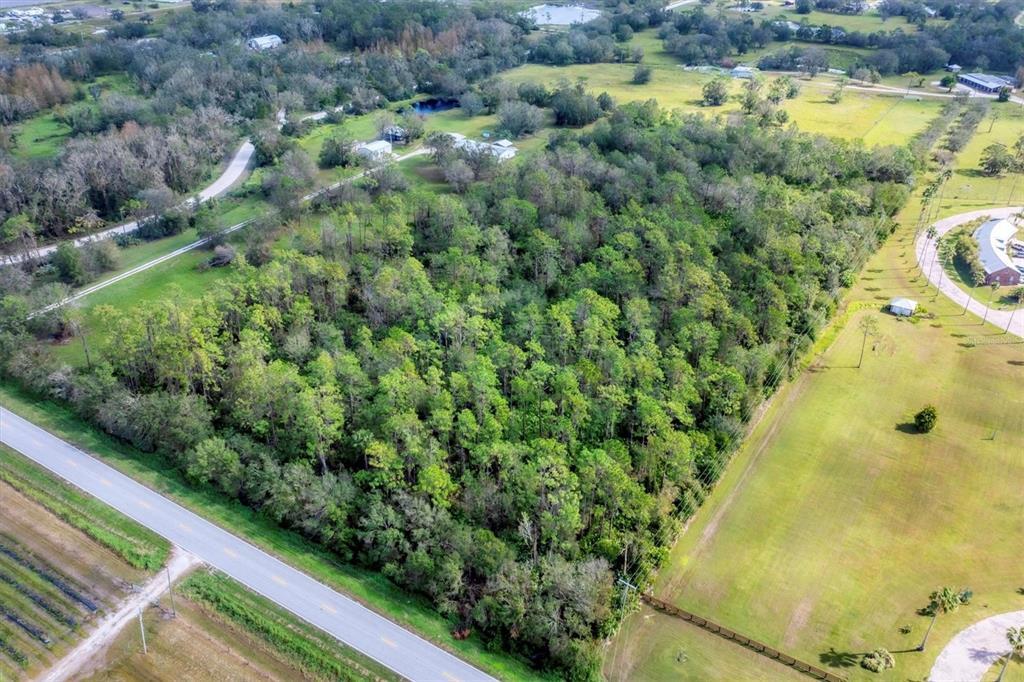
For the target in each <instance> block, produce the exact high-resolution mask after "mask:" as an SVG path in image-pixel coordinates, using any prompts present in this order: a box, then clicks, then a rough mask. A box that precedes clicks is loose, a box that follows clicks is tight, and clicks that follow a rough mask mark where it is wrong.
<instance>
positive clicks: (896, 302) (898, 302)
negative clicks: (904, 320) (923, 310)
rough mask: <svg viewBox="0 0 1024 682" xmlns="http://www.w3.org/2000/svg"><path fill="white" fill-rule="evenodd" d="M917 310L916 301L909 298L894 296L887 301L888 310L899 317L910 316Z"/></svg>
mask: <svg viewBox="0 0 1024 682" xmlns="http://www.w3.org/2000/svg"><path fill="white" fill-rule="evenodd" d="M916 310H917V301H912V300H910V299H909V298H894V299H892V300H891V301H889V312H890V313H892V314H893V315H898V316H900V317H910V316H912V315H913V314H914V312H915V311H916Z"/></svg>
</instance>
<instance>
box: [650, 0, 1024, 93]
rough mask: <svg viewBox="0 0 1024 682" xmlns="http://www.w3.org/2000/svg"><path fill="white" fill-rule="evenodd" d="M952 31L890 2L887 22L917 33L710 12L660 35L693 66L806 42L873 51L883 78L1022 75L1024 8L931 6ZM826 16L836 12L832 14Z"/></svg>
mask: <svg viewBox="0 0 1024 682" xmlns="http://www.w3.org/2000/svg"><path fill="white" fill-rule="evenodd" d="M928 4H929V7H930V8H931V9H933V11H935V12H936V13H937V14H938V15H939V16H941V17H943V18H946V19H948V20H949V21H948V23H944V24H936V23H925V22H924V21H923V18H924V17H925V10H924V7H925V5H924V4H922V3H909V2H907V3H903V2H899V3H898V2H895V0H888V2H887V3H883V6H884V12H883V13H884V14H885V15H886V16H893V15H896V14H902V15H904V16H906V17H907V21H908V22H909V21H914V22H915V24H914V25H913V26H898V27H893V28H892V29H886V30H879V31H875V32H871V33H864V32H861V31H848V30H845V29H841V28H839V27H838V24H841V23H842V21H841V20H840V19H839V18H838V17H837V22H836V24H837V25H830V24H828V23H825V24H810V23H808V22H807V21H806V20H804V21H802V22H800V23H799V26H798V27H797V28H796V29H794V28H792V27H790V26H789V25H788V24H787V22H786V21H779V20H770V19H763V20H756V19H754V18H751V17H749V16H746V17H744V18H730V17H727V16H721V15H713V14H711V13H709V12H706V11H705V10H704V9H703V8H698V9H696V10H693V11H689V12H681V13H679V14H677V15H676V16H675V17H674V18H673V19H672V21H666V22H665V23H664V24H663V25H662V26H661V28H660V29H659V30H660V35H661V37H662V39H663V40H664V41H665V49H666V51H668V52H669V53H671V54H674V55H676V56H677V57H679V58H680V59H681V60H683V61H684V62H686V63H689V64H700V63H716V62H719V61H721V60H723V59H725V58H728V57H730V56H731V55H734V54H737V53H738V54H740V55H743V54H745V53H747V52H748V51H750V50H753V49H757V48H761V47H764V46H765V45H767V44H768V43H770V42H771V41H789V40H794V39H795V40H799V41H803V42H807V43H821V44H827V45H846V46H849V47H857V48H863V47H869V48H874V49H873V51H872V52H871V54H869V55H867V56H865V57H864V58H863V65H864V66H868V67H871V68H874V69H876V70H877V71H878V72H879V73H881V74H882V75H888V74H892V73H907V72H910V71H916V72H919V73H927V72H930V71H934V70H936V69H940V68H942V67H943V66H945V65H946V64H947V63H949V62H954V63H957V64H960V65H962V66H964V67H965V68H971V69H977V70H981V71H986V70H995V71H1002V72H1006V73H1011V74H1012V73H1015V72H1016V70H1017V67H1018V66H1020V65H1021V64H1022V63H1024V31H1022V30H1020V28H1019V27H1018V26H1017V25H1016V24H1015V23H1014V20H1015V18H1016V17H1017V15H1019V14H1020V13H1021V12H1022V11H1024V2H1022V1H1021V0H999V2H995V3H989V2H983V1H982V0H972V1H971V2H941V3H935V2H932V3H928ZM824 11H829V10H828V9H825V10H824ZM764 66H765V68H794V66H793V65H792V64H783V63H778V62H777V60H776V61H774V62H772V61H770V62H766V63H765V65H764Z"/></svg>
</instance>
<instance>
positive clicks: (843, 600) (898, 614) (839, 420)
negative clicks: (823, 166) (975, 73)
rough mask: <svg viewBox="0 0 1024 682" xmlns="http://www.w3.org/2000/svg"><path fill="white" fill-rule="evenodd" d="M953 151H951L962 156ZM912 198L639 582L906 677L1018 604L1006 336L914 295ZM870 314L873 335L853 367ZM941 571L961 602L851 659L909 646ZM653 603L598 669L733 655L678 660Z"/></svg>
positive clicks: (821, 658)
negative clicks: (659, 563) (805, 358)
mask: <svg viewBox="0 0 1024 682" xmlns="http://www.w3.org/2000/svg"><path fill="white" fill-rule="evenodd" d="M985 128H987V125H985V124H983V130H984V129H985ZM998 130H999V129H998V123H997V127H996V131H997V132H998ZM973 146H975V143H973V142H972V147H973ZM971 161H972V159H971V155H970V154H963V155H962V157H961V162H962V165H966V166H969V165H970V164H971ZM1004 182H1005V180H1004ZM957 201H959V199H958V198H954V197H953V196H950V197H949V199H948V200H947V202H946V203H945V205H944V206H943V207H942V211H941V212H942V214H943V215H947V214H952V213H959V212H961V211H963V210H968V209H969V208H976V206H972V205H968V206H963V205H957V203H956V202H957ZM919 210H920V204H919V203H918V201H917V199H914V200H912V201H911V202H910V204H909V205H908V207H907V208H906V209H905V210H904V211H903V213H902V214H901V216H900V222H901V227H900V228H899V229H898V231H897V232H896V234H894V235H893V236H892V237H891V238H890V240H889V241H888V242H887V243H886V244H885V245H884V246H883V247H882V248H881V249H880V250H879V252H878V253H877V254H875V256H874V257H873V258H872V259H871V261H870V262H869V264H868V266H867V268H866V269H865V271H864V272H863V273H862V276H861V278H860V280H859V282H858V283H857V284H856V285H855V286H854V287H853V289H852V290H851V291H850V292H849V294H848V296H847V298H846V305H847V306H848V307H847V309H846V310H847V312H846V313H841V314H840V315H838V316H837V318H836V319H835V320H834V321H833V323H832V324H831V326H830V328H829V329H827V330H826V331H825V332H824V334H823V335H822V338H823V341H822V342H821V343H820V344H819V345H818V347H817V349H818V351H819V352H818V354H817V355H815V356H814V357H813V358H812V359H811V360H810V363H809V364H810V366H809V368H808V369H807V370H806V371H805V372H803V373H801V374H800V375H799V376H798V377H797V378H796V379H795V380H794V381H793V382H792V383H790V384H788V385H786V386H785V387H783V388H782V389H781V390H780V392H779V393H778V394H777V395H776V396H775V397H774V399H773V400H772V402H771V404H770V406H769V407H768V408H767V410H766V411H765V413H764V415H763V417H762V418H761V419H760V421H759V422H758V423H757V424H756V425H755V426H754V428H753V430H752V432H751V434H750V435H749V437H748V438H747V439H746V441H745V442H744V444H743V446H742V447H741V449H740V451H739V452H738V453H737V455H736V457H735V458H734V460H733V462H732V463H731V464H730V465H729V468H728V470H727V472H726V473H725V475H724V477H723V479H722V480H721V481H720V483H719V484H718V487H717V488H716V490H715V491H714V493H713V494H712V495H711V497H710V498H709V500H708V501H707V502H706V504H705V505H704V507H702V508H701V509H700V511H699V512H698V513H697V514H696V516H695V517H694V519H693V521H692V522H691V524H690V526H689V527H688V529H687V530H686V531H685V533H684V534H683V535H682V536H681V537H680V539H679V541H678V542H677V544H676V545H675V547H674V548H673V551H672V554H671V557H670V559H669V560H668V561H667V562H666V565H665V566H664V567H663V569H662V570H661V573H660V576H659V578H658V581H657V583H656V586H655V595H656V596H658V597H660V598H662V599H665V600H667V601H670V602H672V603H675V604H677V605H679V606H681V607H683V608H686V609H689V610H691V611H693V612H696V613H698V614H701V615H704V616H706V617H708V618H712V619H714V620H716V621H718V622H720V623H722V624H723V625H725V626H727V627H730V628H733V629H735V630H737V631H739V632H742V633H744V634H746V635H748V636H751V637H756V638H758V639H761V640H762V641H765V642H766V643H768V644H771V645H773V646H776V647H778V648H780V649H782V650H783V651H786V652H787V653H790V654H792V655H794V656H797V657H800V658H803V659H804V660H807V661H809V662H811V663H815V664H818V665H821V666H822V667H826V668H830V669H833V670H834V671H836V672H838V673H840V674H843V675H846V676H848V677H849V678H850V679H853V680H857V679H864V680H867V679H883V680H906V679H923V678H925V677H926V676H927V673H928V671H929V670H930V668H931V665H932V663H933V661H934V659H935V657H936V656H937V655H938V653H939V651H941V649H942V647H943V646H944V644H945V643H946V642H947V641H948V640H949V639H950V638H951V637H952V636H953V635H954V634H955V633H956V632H957V631H959V630H960V629H962V628H963V627H966V626H967V625H969V624H971V623H973V622H975V621H977V620H980V619H982V618H984V617H986V616H989V615H995V614H997V613H1001V612H1004V611H1010V610H1017V609H1021V608H1022V607H1024V597H1022V596H1021V594H1020V593H1018V591H1017V590H1018V588H1019V587H1020V586H1021V574H1020V560H1019V555H1020V542H1019V538H1020V537H1021V534H1022V532H1024V514H1022V513H1021V511H1022V509H1024V489H1022V488H1021V486H1020V485H1019V480H1020V477H1021V475H1022V474H1024V457H1022V453H1024V392H1022V391H1021V390H1020V386H1021V383H1022V382H1024V364H1022V361H1021V344H1020V342H1019V340H1016V339H1013V338H1012V337H1006V336H1004V335H1002V334H1001V330H997V329H995V328H993V327H991V326H982V324H981V321H980V320H979V319H977V318H974V317H972V316H962V315H961V313H960V308H959V306H955V305H954V304H952V303H950V302H949V301H947V300H946V299H944V298H939V299H935V300H933V298H932V296H933V294H932V291H933V289H929V288H927V287H926V286H925V284H924V278H923V277H921V276H920V275H919V273H918V270H917V267H916V265H915V262H914V255H913V248H912V244H913V238H914V232H915V222H916V218H917V215H918V213H919ZM897 295H902V296H909V297H910V298H914V299H916V300H918V301H919V302H920V303H921V305H922V306H923V308H924V317H923V319H920V320H917V321H916V322H907V321H901V320H898V319H896V318H893V317H890V316H888V315H885V314H882V313H881V312H879V311H878V310H879V308H880V307H881V306H882V305H883V304H884V303H885V302H886V301H887V300H888V299H889V298H890V297H892V296H897ZM869 315H873V316H875V318H876V319H877V321H878V323H879V332H880V333H879V335H878V336H877V337H875V338H871V339H869V340H868V341H867V343H866V353H865V357H864V362H863V365H862V367H861V368H860V369H857V368H856V365H857V363H858V357H859V355H860V351H861V344H862V342H863V341H864V336H863V334H862V332H861V329H860V327H859V322H860V320H862V319H863V318H864V317H866V316H869ZM926 403H931V404H934V405H935V406H936V407H937V408H938V412H939V415H940V416H939V424H938V427H937V428H936V430H935V431H934V432H932V433H930V434H920V433H916V432H915V429H914V428H913V426H912V425H911V421H912V420H911V417H912V415H913V413H914V412H915V411H917V410H919V409H920V408H921V407H923V406H924V404H926ZM947 585H948V586H952V587H956V588H963V587H970V588H971V589H972V590H973V591H974V599H973V600H972V602H971V604H970V605H968V606H964V607H962V608H961V609H960V610H959V611H957V612H956V613H953V614H951V615H947V616H943V617H941V618H940V619H939V620H938V622H937V624H936V626H935V629H934V631H933V632H932V635H931V638H930V640H929V643H928V647H927V650H926V651H925V652H924V653H916V652H907V653H900V654H897V657H896V661H897V663H896V668H895V669H894V670H892V671H889V672H888V673H886V674H883V675H881V676H876V675H874V674H872V673H868V672H867V671H865V670H864V669H862V668H860V667H859V661H860V656H861V654H862V653H863V652H866V651H870V650H873V649H874V648H876V647H885V648H888V649H889V650H890V651H899V650H906V649H913V648H914V647H916V646H917V645H918V644H919V643H920V642H921V639H922V638H923V636H924V632H925V629H926V628H927V625H928V618H927V617H925V616H922V615H918V609H920V608H922V607H924V606H925V605H926V604H927V602H928V595H929V594H930V593H931V592H932V591H933V590H935V589H937V588H938V587H940V586H947ZM653 614H654V612H653V611H651V610H649V609H646V608H645V609H643V610H641V611H640V612H639V613H637V614H634V615H633V616H631V617H630V618H629V619H628V620H627V621H626V622H625V624H624V625H623V627H622V629H621V630H620V633H619V635H618V637H617V638H616V639H615V640H614V641H613V643H612V644H611V646H610V648H609V651H608V653H607V655H606V659H605V673H606V675H607V676H608V677H609V679H613V680H625V679H649V680H655V679H666V678H667V677H671V676H680V677H685V678H688V679H705V678H708V679H713V678H714V676H715V675H717V674H718V673H717V672H716V671H718V670H721V669H728V666H738V665H741V661H742V659H744V658H746V657H748V652H747V651H745V650H743V649H740V648H739V647H735V646H733V647H732V649H733V651H728V650H725V649H723V648H722V647H718V651H719V653H720V656H717V657H715V658H714V660H713V661H712V662H710V663H708V664H707V665H704V664H702V663H701V660H700V659H699V658H696V657H694V658H691V659H689V661H688V662H687V663H686V664H680V663H678V662H676V661H675V659H674V658H672V657H671V656H670V655H668V653H666V652H671V651H675V650H677V649H680V648H682V649H685V650H691V649H694V648H696V647H698V646H699V645H700V644H699V643H700V641H702V639H703V638H705V637H706V635H705V634H704V633H702V632H700V631H698V630H697V629H696V628H693V627H690V626H687V625H686V624H685V623H680V624H679V625H676V624H674V623H673V624H672V625H671V626H662V625H661V624H662V623H663V622H664V620H665V618H664V617H663V616H660V615H653ZM653 623H657V624H658V625H654V624H653ZM723 666H725V667H723ZM774 667H777V666H775V664H773V663H771V662H770V661H767V660H766V659H761V660H759V661H756V662H754V663H753V664H752V665H751V666H750V670H752V671H756V672H751V673H749V674H751V675H756V674H761V672H760V671H773V672H771V673H770V674H771V675H773V676H774ZM1021 667H1022V666H1020V665H1016V664H1015V667H1014V666H1011V671H1012V674H1015V675H1019V674H1020V668H1021ZM990 673H991V676H992V678H993V679H994V676H995V672H994V671H990ZM745 674H746V673H745ZM765 674H769V673H765Z"/></svg>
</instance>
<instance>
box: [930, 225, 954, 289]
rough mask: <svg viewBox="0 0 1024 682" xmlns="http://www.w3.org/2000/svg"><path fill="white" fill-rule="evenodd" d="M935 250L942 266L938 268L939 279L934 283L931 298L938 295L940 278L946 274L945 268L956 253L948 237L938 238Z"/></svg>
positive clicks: (940, 283)
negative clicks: (933, 292) (945, 238)
mask: <svg viewBox="0 0 1024 682" xmlns="http://www.w3.org/2000/svg"><path fill="white" fill-rule="evenodd" d="M936 251H937V252H938V256H939V263H940V264H941V265H942V267H941V269H940V270H939V281H938V283H937V284H936V285H935V296H934V297H933V298H932V300H935V299H936V298H938V297H939V291H940V290H941V289H942V278H943V276H944V275H945V274H946V268H948V267H949V264H950V263H952V262H953V258H954V257H955V255H956V254H955V252H956V247H954V246H953V242H951V241H949V240H948V239H947V240H940V241H939V246H938V249H936Z"/></svg>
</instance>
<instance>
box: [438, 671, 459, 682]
mask: <svg viewBox="0 0 1024 682" xmlns="http://www.w3.org/2000/svg"><path fill="white" fill-rule="evenodd" d="M441 674H442V675H443V676H444V679H446V680H451V682H459V678H457V677H455V675H452V674H451V673H450V672H442V673H441Z"/></svg>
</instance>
